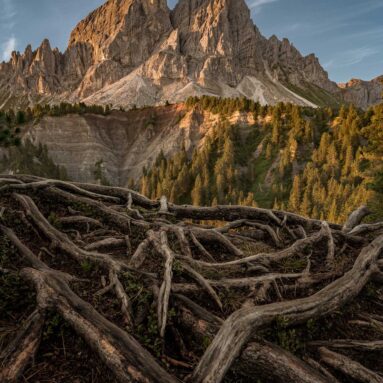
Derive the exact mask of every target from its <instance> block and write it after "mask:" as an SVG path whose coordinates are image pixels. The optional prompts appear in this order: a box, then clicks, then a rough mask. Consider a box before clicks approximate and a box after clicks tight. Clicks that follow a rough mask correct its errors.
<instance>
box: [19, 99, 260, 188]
mask: <svg viewBox="0 0 383 383" xmlns="http://www.w3.org/2000/svg"><path fill="white" fill-rule="evenodd" d="M218 119H219V116H218V115H213V114H211V113H209V112H203V111H201V110H196V109H191V110H188V109H186V108H185V106H184V105H183V104H179V105H172V106H168V107H164V106H163V107H154V108H145V109H139V110H132V111H129V112H119V111H113V112H112V113H111V114H110V115H108V116H102V115H90V114H89V115H67V116H62V117H44V118H42V119H41V120H40V121H39V122H37V123H31V124H28V126H27V127H25V129H23V133H22V139H23V140H26V139H29V140H31V141H32V143H34V144H36V145H37V144H40V143H41V144H43V145H47V147H48V150H49V155H50V156H51V158H52V159H53V160H54V162H55V163H56V164H57V165H60V166H64V167H65V168H66V170H67V172H68V176H69V177H70V179H72V180H75V181H81V182H94V181H95V179H94V170H95V164H96V162H97V161H99V160H102V161H103V165H104V172H105V174H104V176H105V177H106V178H107V179H108V181H109V182H111V183H112V184H113V185H120V186H126V185H127V184H128V181H129V179H130V178H132V179H138V178H139V177H140V176H141V174H142V169H143V167H144V166H146V167H148V166H150V165H151V164H153V162H154V161H155V160H156V158H157V157H158V155H159V154H160V152H161V151H162V152H163V153H164V154H165V155H166V156H172V155H174V154H176V153H178V152H179V151H180V150H181V148H182V146H183V144H185V147H186V149H187V150H188V151H189V153H190V154H191V152H192V151H193V150H194V149H195V148H196V146H198V145H199V143H200V142H201V141H202V140H203V138H204V137H205V135H206V134H208V133H209V131H211V130H212V129H213V127H214V126H215V125H216V124H217V122H218ZM231 121H232V122H233V123H237V124H244V125H249V124H254V120H253V116H251V115H247V114H244V113H243V114H239V113H237V114H235V115H233V116H232V117H231Z"/></svg>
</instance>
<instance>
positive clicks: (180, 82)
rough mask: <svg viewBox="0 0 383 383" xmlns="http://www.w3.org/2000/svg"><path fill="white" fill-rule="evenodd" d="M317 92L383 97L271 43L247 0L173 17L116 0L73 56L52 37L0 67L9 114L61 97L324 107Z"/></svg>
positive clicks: (222, 1) (225, 0)
mask: <svg viewBox="0 0 383 383" xmlns="http://www.w3.org/2000/svg"><path fill="white" fill-rule="evenodd" d="M290 85H294V86H295V87H298V88H300V89H301V90H302V92H300V93H299V94H300V95H298V94H296V93H294V92H293V91H292V90H291V89H292V88H291V87H290ZM312 86H316V87H319V88H322V89H323V90H325V91H326V92H329V93H331V94H332V95H335V96H336V97H339V98H342V97H343V99H344V100H347V101H348V100H353V101H355V102H357V103H358V105H360V106H363V107H366V106H367V105H370V104H371V103H373V102H374V100H375V98H376V91H375V90H373V89H375V86H374V84H372V88H373V89H370V88H371V86H370V85H367V84H364V85H363V89H364V90H361V89H359V88H360V86H359V87H356V88H355V87H352V86H345V87H343V89H342V90H341V89H340V88H339V87H338V86H337V85H336V84H335V83H333V82H332V81H330V80H329V78H328V74H327V72H326V71H325V70H324V69H323V68H322V67H321V65H320V63H319V61H318V59H317V58H316V57H315V56H314V55H309V56H306V57H304V56H302V55H301V54H300V52H299V51H298V50H297V49H296V48H295V47H294V46H293V45H292V44H291V43H290V42H289V41H288V40H287V39H283V40H282V41H280V40H279V39H277V38H276V37H275V36H273V37H271V38H270V39H266V38H264V37H263V36H262V35H261V33H260V32H259V30H258V29H257V27H256V26H255V25H254V24H253V22H252V20H251V17H250V10H249V8H248V7H247V5H246V2H245V0H179V3H178V4H177V6H176V7H175V9H174V10H172V11H170V10H169V9H168V7H167V2H166V0H108V1H107V2H106V3H105V4H104V5H102V6H101V7H99V8H97V9H96V10H95V11H93V12H92V13H91V14H90V15H89V16H88V17H86V18H85V19H84V20H82V21H81V22H80V23H79V24H78V25H77V26H76V28H75V29H74V30H73V32H72V33H71V36H70V39H69V45H68V48H67V50H66V51H65V52H64V53H60V52H59V51H58V50H57V49H52V48H51V46H50V44H49V41H48V40H44V41H43V43H42V44H41V46H40V47H39V48H38V49H37V50H35V51H32V48H31V47H30V46H28V47H27V48H26V50H25V52H24V53H23V54H20V53H19V52H14V53H13V54H12V58H11V60H10V61H9V62H8V63H1V64H0V108H8V107H15V106H16V107H21V106H22V107H25V106H28V105H30V104H34V103H36V102H50V103H54V102H59V101H70V102H79V101H83V102H86V103H98V104H113V105H115V106H117V107H118V106H123V107H130V106H132V105H137V106H144V105H157V104H163V103H164V102H165V101H166V100H169V101H173V102H179V101H182V100H184V99H185V98H186V97H188V96H190V95H202V94H208V95H215V96H222V97H238V96H245V97H248V98H251V99H254V100H255V101H259V102H261V103H263V104H265V103H271V104H275V103H277V102H279V101H289V102H293V103H297V104H301V105H310V106H315V100H314V103H313V100H312V99H310V100H309V99H306V98H304V97H303V96H302V94H306V96H305V97H308V96H307V94H308V93H307V92H304V90H305V89H306V88H307V89H309V88H310V87H311V88H310V89H312ZM366 87H367V88H368V90H366ZM363 92H364V95H362V94H361V93H363ZM367 93H368V95H367Z"/></svg>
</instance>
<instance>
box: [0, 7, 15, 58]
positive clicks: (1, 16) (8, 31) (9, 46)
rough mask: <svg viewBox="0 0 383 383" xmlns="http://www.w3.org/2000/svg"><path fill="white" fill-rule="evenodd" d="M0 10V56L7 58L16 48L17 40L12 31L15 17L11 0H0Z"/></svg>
mask: <svg viewBox="0 0 383 383" xmlns="http://www.w3.org/2000/svg"><path fill="white" fill-rule="evenodd" d="M0 5H1V9H2V12H1V13H0V33H1V35H2V36H3V38H2V41H1V48H2V52H1V57H2V59H3V60H8V59H9V57H10V56H11V53H12V52H13V51H14V50H16V46H17V40H16V37H15V35H14V33H13V29H14V26H15V18H16V9H15V7H14V4H13V0H0Z"/></svg>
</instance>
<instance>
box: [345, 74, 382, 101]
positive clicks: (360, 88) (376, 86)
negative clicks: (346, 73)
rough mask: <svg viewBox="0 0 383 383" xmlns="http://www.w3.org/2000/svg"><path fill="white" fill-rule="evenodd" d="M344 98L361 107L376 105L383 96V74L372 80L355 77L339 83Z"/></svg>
mask: <svg viewBox="0 0 383 383" xmlns="http://www.w3.org/2000/svg"><path fill="white" fill-rule="evenodd" d="M339 86H340V88H341V89H342V94H343V98H344V100H345V101H346V102H350V103H353V104H355V105H358V106H360V107H361V108H367V107H368V106H370V105H376V104H379V103H380V102H382V98H383V76H380V77H376V78H374V79H373V80H371V81H363V80H358V79H353V80H351V81H349V82H348V83H346V84H339Z"/></svg>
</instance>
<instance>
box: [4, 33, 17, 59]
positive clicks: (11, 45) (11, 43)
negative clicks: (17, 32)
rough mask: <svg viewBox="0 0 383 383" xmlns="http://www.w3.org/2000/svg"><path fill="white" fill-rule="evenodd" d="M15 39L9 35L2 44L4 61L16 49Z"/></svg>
mask: <svg viewBox="0 0 383 383" xmlns="http://www.w3.org/2000/svg"><path fill="white" fill-rule="evenodd" d="M16 45H17V40H16V38H15V37H14V36H12V37H10V38H9V39H8V40H7V41H5V43H4V44H3V47H2V48H3V60H4V61H6V60H8V59H9V58H10V57H11V54H12V52H13V51H14V50H16Z"/></svg>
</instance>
